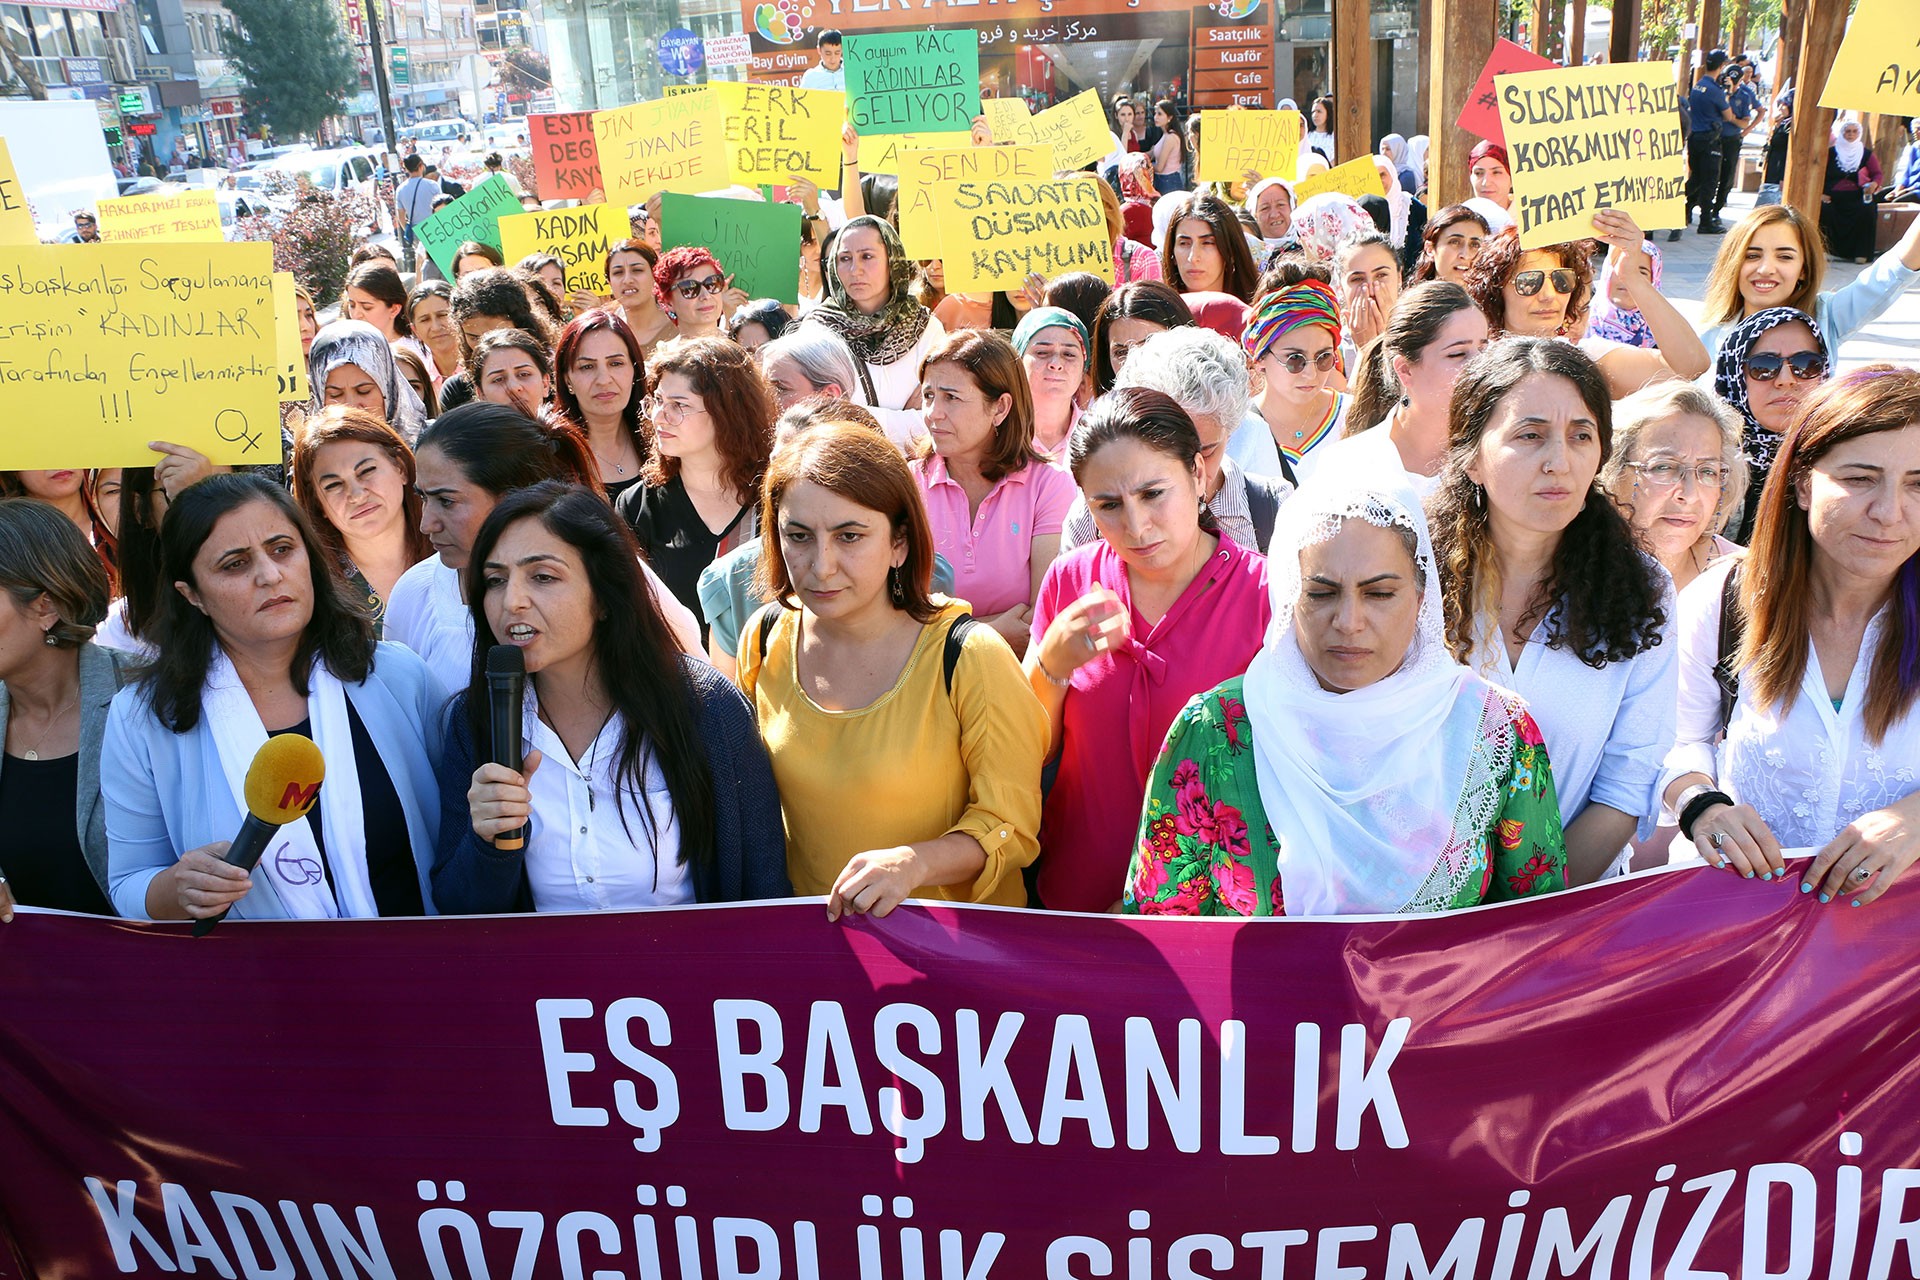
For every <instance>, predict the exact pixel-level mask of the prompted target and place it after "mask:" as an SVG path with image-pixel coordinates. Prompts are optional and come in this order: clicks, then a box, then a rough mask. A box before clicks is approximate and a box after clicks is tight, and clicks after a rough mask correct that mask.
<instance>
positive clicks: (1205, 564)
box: [1026, 387, 1272, 911]
mask: <svg viewBox="0 0 1920 1280" xmlns="http://www.w3.org/2000/svg"><path fill="white" fill-rule="evenodd" d="M1068 458H1069V462H1070V465H1071V468H1072V471H1073V478H1074V480H1075V481H1076V482H1077V483H1078V484H1079V486H1080V492H1081V494H1082V495H1084V497H1085V498H1086V501H1087V508H1088V510H1090V511H1091V512H1092V513H1093V519H1094V524H1095V525H1096V526H1097V527H1098V529H1099V531H1100V538H1099V540H1098V541H1096V542H1091V543H1088V544H1087V545H1086V546H1083V547H1077V548H1075V549H1074V550H1073V551H1070V552H1068V553H1067V554H1066V555H1064V556H1061V557H1060V558H1059V559H1058V560H1056V561H1054V563H1053V567H1052V568H1051V569H1049V570H1048V571H1047V576H1046V580H1045V581H1044V582H1042V583H1041V585H1040V596H1039V599H1038V600H1037V601H1036V602H1035V604H1034V611H1033V614H1034V616H1033V636H1034V640H1033V644H1032V645H1031V646H1030V647H1029V648H1028V650H1027V659H1026V670H1027V682H1028V684H1030V685H1031V686H1032V688H1033V691H1034V693H1035V694H1036V695H1037V696H1038V697H1039V699H1040V701H1041V704H1042V705H1043V706H1045V707H1046V708H1047V714H1048V717H1049V719H1050V720H1051V722H1052V730H1053V738H1052V753H1053V757H1054V758H1056V759H1057V760H1058V762H1059V773H1058V774H1057V776H1056V777H1055V779H1054V784H1053V789H1052V790H1051V791H1050V792H1048V794H1047V798H1046V807H1045V810H1044V811H1043V814H1042V820H1041V826H1040V859H1039V863H1038V867H1039V886H1038V887H1039V895H1040V902H1041V905H1043V906H1046V907H1049V908H1052V909H1054V910H1057V911H1106V910H1109V909H1110V908H1112V907H1114V906H1115V905H1116V904H1117V903H1118V902H1119V901H1120V896H1121V891H1122V890H1123V889H1124V887H1125V881H1126V874H1127V863H1128V860H1129V858H1130V857H1131V856H1132V851H1133V837H1134V833H1135V830H1136V828H1137V827H1138V825H1139V820H1140V804H1141V798H1142V796H1143V795H1144V794H1145V789H1146V780H1147V774H1148V773H1149V772H1150V771H1151V769H1152V768H1153V761H1154V757H1155V756H1156V755H1157V754H1158V753H1159V750H1160V744H1161V740H1162V739H1164V738H1165V737H1166V733H1167V728H1168V726H1169V725H1171V724H1172V723H1173V718H1174V717H1175V716H1176V715H1178V714H1179V712H1180V709H1181V708H1182V707H1184V706H1185V705H1186V703H1187V700H1188V699H1189V698H1192V697H1193V696H1194V695H1195V694H1198V693H1204V692H1205V691H1206V690H1208V689H1211V688H1212V687H1213V686H1214V685H1215V684H1218V683H1219V682H1221V681H1222V680H1228V679H1232V678H1233V677H1234V676H1237V675H1241V674H1243V673H1244V672H1245V671H1246V669H1247V664H1248V663H1249V662H1251V661H1252V660H1253V655H1254V654H1256V653H1258V652H1259V651H1260V638H1261V636H1262V635H1264V634H1265V632H1266V628H1267V621H1268V619H1269V618H1270V617H1271V616H1272V605H1271V603H1270V602H1269V601H1268V599H1267V566H1266V561H1265V560H1264V559H1263V558H1262V557H1261V556H1259V555H1258V554H1256V553H1255V552H1252V551H1249V550H1248V549H1247V548H1245V547H1242V546H1240V545H1239V544H1238V543H1236V542H1234V540H1233V539H1231V538H1223V537H1221V536H1220V533H1219V530H1218V528H1217V527H1216V526H1215V524H1214V522H1213V515H1212V513H1211V512H1209V511H1208V510H1207V508H1206V503H1205V501H1204V500H1203V499H1202V497H1201V494H1202V493H1203V492H1204V490H1203V488H1202V486H1201V480H1200V436H1199V433H1198V432H1197V431H1196V430H1195V429H1194V425H1193V420H1192V419H1191V418H1189V417H1188V416H1187V415H1186V413H1185V411H1183V410H1182V409H1181V408H1180V406H1179V405H1178V404H1176V403H1174V401H1173V400H1172V399H1171V398H1169V397H1167V396H1165V395H1163V394H1161V393H1160V392H1158V391H1148V390H1146V389H1144V388H1140V387H1123V388H1121V389H1119V390H1116V391H1113V392H1111V393H1109V394H1108V395H1106V396H1104V397H1102V398H1101V399H1100V400H1099V401H1097V402H1095V404H1094V407H1093V408H1092V409H1090V410H1089V411H1088V412H1087V414H1086V416H1085V417H1083V418H1082V419H1081V420H1080V421H1079V422H1078V423H1077V424H1075V426H1074V429H1073V435H1072V437H1071V440H1070V443H1069V452H1068Z"/></svg>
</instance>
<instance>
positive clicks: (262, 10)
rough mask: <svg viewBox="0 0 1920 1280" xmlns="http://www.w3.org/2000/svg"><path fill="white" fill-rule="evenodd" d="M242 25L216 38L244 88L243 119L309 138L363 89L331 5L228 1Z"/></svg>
mask: <svg viewBox="0 0 1920 1280" xmlns="http://www.w3.org/2000/svg"><path fill="white" fill-rule="evenodd" d="M227 8H228V10H229V11H231V12H232V14H233V16H234V17H235V18H237V19H239V26H238V27H237V28H235V27H229V28H227V29H226V30H224V31H223V32H222V33H221V43H222V44H223V45H224V46H225V48H226V54H227V57H228V58H229V59H230V60H231V61H232V62H233V65H234V69H235V70H236V71H238V72H239V73H240V78H241V79H242V80H243V81H245V82H246V90H245V92H244V93H243V94H242V95H241V96H242V97H243V98H244V99H245V101H246V105H247V112H248V114H250V115H251V116H253V118H254V119H256V120H261V121H264V122H265V123H266V124H268V125H269V126H271V127H272V129H273V131H274V133H275V134H277V135H279V136H281V137H285V138H294V137H298V136H299V135H301V134H303V133H314V132H316V131H317V130H318V129H319V128H320V125H321V122H322V121H324V120H326V119H327V118H328V117H329V116H337V115H339V114H340V113H341V112H342V111H343V110H344V109H345V108H346V103H347V95H348V94H350V93H352V92H354V91H355V90H356V89H358V88H359V86H360V74H359V70H358V68H357V67H356V66H355V63H354V58H353V51H352V50H351V49H349V48H348V47H347V38H346V33H345V32H344V31H343V30H342V29H341V27H340V19H339V15H338V6H337V5H336V4H334V3H330V2H329V0H227Z"/></svg>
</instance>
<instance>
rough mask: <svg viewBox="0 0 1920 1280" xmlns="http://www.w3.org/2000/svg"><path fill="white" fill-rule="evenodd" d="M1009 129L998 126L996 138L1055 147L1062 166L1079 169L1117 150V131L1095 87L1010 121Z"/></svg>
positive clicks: (997, 140) (1056, 155)
mask: <svg viewBox="0 0 1920 1280" xmlns="http://www.w3.org/2000/svg"><path fill="white" fill-rule="evenodd" d="M1021 105H1022V106H1025V105H1026V104H1025V103H1022V104H1021ZM989 123H991V119H989ZM1009 130H1010V131H1009V132H1008V133H1007V134H1005V135H1002V134H1001V132H1000V130H998V129H995V130H994V131H993V140H994V141H995V142H1018V143H1022V144H1024V145H1027V146H1035V147H1052V148H1053V162H1054V163H1055V164H1057V165H1059V166H1060V167H1061V168H1062V169H1078V168H1080V167H1081V166H1083V165H1089V164H1092V163H1093V162H1094V161H1096V160H1098V159H1100V157H1102V156H1104V155H1106V154H1107V153H1108V152H1110V151H1112V150H1113V132H1112V131H1111V130H1110V129H1108V128H1107V111H1106V108H1105V107H1103V106H1101V105H1100V94H1099V93H1098V91H1096V90H1093V89H1086V90H1083V91H1081V92H1079V93H1076V94H1074V95H1073V96H1072V97H1071V98H1068V99H1067V100H1066V101H1065V102H1062V103H1060V104H1058V105H1056V106H1051V107H1048V108H1047V109H1046V110H1045V111H1042V112H1041V113H1040V114H1039V115H1037V116H1034V117H1032V118H1030V119H1027V120H1024V121H1021V120H1014V121H1010V122H1009Z"/></svg>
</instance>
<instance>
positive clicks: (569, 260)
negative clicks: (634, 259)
mask: <svg viewBox="0 0 1920 1280" xmlns="http://www.w3.org/2000/svg"><path fill="white" fill-rule="evenodd" d="M630 234H632V230H631V227H630V226H629V224H628V222H627V210H626V206H625V205H611V204H583V205H578V206H576V207H574V208H572V209H540V210H535V211H534V212H532V213H516V214H514V215H513V216H511V217H507V218H502V219H500V252H501V254H502V256H504V257H505V258H506V260H507V261H508V262H518V261H520V259H522V258H524V257H526V256H527V255H528V254H530V253H550V254H552V255H553V256H554V257H556V258H558V259H560V265H561V266H562V267H564V268H565V269H566V273H567V292H568V293H572V292H574V291H575V290H576V289H585V290H586V291H587V292H588V293H591V294H596V295H598V296H600V297H602V298H604V297H606V296H607V295H608V294H610V293H611V292H612V289H611V288H609V287H608V285H607V249H608V248H609V247H610V246H612V245H616V244H618V243H620V242H621V241H622V240H625V239H626V238H627V237H628V236H629V235H630Z"/></svg>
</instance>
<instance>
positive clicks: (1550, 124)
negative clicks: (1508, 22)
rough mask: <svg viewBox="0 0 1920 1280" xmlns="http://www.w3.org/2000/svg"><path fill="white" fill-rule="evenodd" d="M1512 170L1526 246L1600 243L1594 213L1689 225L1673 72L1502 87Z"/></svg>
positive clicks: (1574, 72)
mask: <svg viewBox="0 0 1920 1280" xmlns="http://www.w3.org/2000/svg"><path fill="white" fill-rule="evenodd" d="M1494 92H1495V95H1496V97H1497V99H1498V101H1499V105H1500V123H1501V127H1502V128H1503V129H1505V130H1506V137H1507V159H1508V160H1509V161H1511V162H1512V169H1513V215H1514V217H1515V219H1516V220H1517V221H1518V222H1519V224H1520V246H1521V247H1522V248H1524V249H1535V248H1539V247H1540V246H1542V245H1549V244H1559V243H1561V242H1563V241H1567V240H1579V239H1583V238H1585V237H1587V236H1590V235H1592V234H1593V214H1594V211H1595V210H1596V209H1614V208H1617V209H1624V210H1625V211H1626V212H1627V213H1629V214H1631V215H1632V216H1633V220H1634V221H1635V222H1637V223H1639V224H1640V225H1641V226H1642V227H1678V226H1681V225H1683V224H1684V223H1685V222H1686V220H1687V208H1686V204H1687V201H1686V185H1687V155H1686V152H1687V144H1686V138H1685V136H1684V135H1683V134H1682V133H1681V126H1680V115H1679V105H1680V99H1679V93H1678V90H1677V88H1676V87H1675V85H1674V81H1673V67H1672V65H1671V64H1669V63H1665V62H1627V63H1615V64H1609V65H1603V66H1595V67H1556V68H1554V69H1553V70H1551V71H1523V72H1520V73H1519V74H1517V75H1503V76H1496V77H1494Z"/></svg>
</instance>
